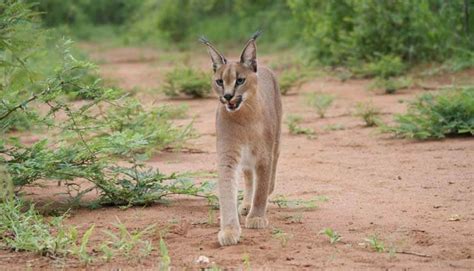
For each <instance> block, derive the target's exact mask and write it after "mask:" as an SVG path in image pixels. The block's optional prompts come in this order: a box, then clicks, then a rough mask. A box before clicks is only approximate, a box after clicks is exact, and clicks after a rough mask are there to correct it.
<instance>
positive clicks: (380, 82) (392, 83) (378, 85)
mask: <svg viewBox="0 0 474 271" xmlns="http://www.w3.org/2000/svg"><path fill="white" fill-rule="evenodd" d="M411 85H412V80H411V79H410V78H407V77H398V78H394V77H392V78H387V79H384V78H380V77H378V78H375V79H374V81H372V83H370V85H369V89H370V90H383V91H384V92H385V93H386V94H394V93H395V92H397V90H400V89H406V88H409V87H411Z"/></svg>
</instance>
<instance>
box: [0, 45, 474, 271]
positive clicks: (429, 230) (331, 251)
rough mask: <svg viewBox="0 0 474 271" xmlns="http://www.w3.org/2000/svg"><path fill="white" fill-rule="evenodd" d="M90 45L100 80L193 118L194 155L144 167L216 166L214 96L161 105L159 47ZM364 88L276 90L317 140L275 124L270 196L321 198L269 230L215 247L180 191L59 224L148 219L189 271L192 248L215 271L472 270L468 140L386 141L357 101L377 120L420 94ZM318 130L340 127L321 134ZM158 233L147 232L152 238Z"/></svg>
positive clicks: (122, 263) (163, 158)
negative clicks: (371, 108)
mask: <svg viewBox="0 0 474 271" xmlns="http://www.w3.org/2000/svg"><path fill="white" fill-rule="evenodd" d="M89 49H90V50H91V52H92V55H93V57H94V58H95V59H97V60H98V61H99V63H100V64H99V65H100V69H101V73H102V74H103V75H104V76H105V77H107V78H109V79H111V80H113V81H115V82H116V83H118V84H119V85H120V86H123V87H125V88H129V89H130V88H138V89H148V91H146V92H143V93H142V92H140V91H139V94H138V96H139V97H142V98H143V97H148V98H150V96H151V99H148V98H147V99H146V100H147V101H150V100H155V99H156V100H155V102H157V103H162V102H165V103H169V104H181V103H186V104H187V105H188V106H189V112H188V115H189V117H188V119H187V120H186V121H189V120H191V119H192V118H195V121H194V127H195V128H196V130H197V131H198V133H199V134H200V135H201V136H200V137H199V138H197V139H193V140H191V142H190V143H189V146H190V147H192V148H193V149H197V150H200V152H197V153H188V152H176V153H169V152H164V153H160V154H158V155H156V156H155V157H153V158H152V159H151V161H150V162H149V164H150V165H152V166H154V167H158V168H160V169H161V170H163V171H165V172H172V171H200V170H202V171H209V172H215V168H216V163H215V157H216V153H215V133H214V115H215V108H216V105H217V100H216V99H213V98H210V99H204V100H180V101H172V100H168V99H166V98H165V97H163V96H162V95H161V94H158V93H157V92H155V91H153V90H154V89H158V88H159V84H160V81H161V80H160V78H162V75H163V74H164V72H165V71H166V70H168V69H170V67H172V66H173V60H172V59H171V58H170V57H169V56H166V58H165V57H164V56H163V55H164V54H160V53H159V52H156V51H153V50H139V49H132V48H125V49H110V50H99V49H93V48H89ZM201 53H202V56H200V57H197V58H192V59H190V60H189V59H187V61H188V62H189V63H190V64H191V65H194V66H198V67H202V68H210V65H209V63H208V59H207V56H206V55H205V52H204V50H203V51H202V52H201ZM185 58H186V57H185ZM272 59H273V58H272V56H267V57H264V58H263V61H260V63H262V64H268V63H269V62H271V61H272ZM368 83H369V82H368V81H365V80H349V81H346V82H340V81H338V80H336V79H332V78H327V77H326V78H315V79H314V80H312V81H311V82H308V83H306V84H304V85H303V86H302V88H301V89H300V90H299V92H298V95H289V96H285V97H283V105H284V112H285V117H286V116H287V115H289V114H298V115H301V116H302V117H303V119H304V122H303V123H302V126H304V127H309V128H313V129H314V130H316V132H317V138H316V139H308V138H307V137H305V136H294V135H290V134H289V132H288V130H287V128H286V125H284V126H283V127H284V130H283V139H282V142H283V144H282V150H281V157H280V163H279V167H278V170H277V172H278V175H277V185H276V190H275V192H274V195H278V194H282V195H285V196H286V197H287V198H289V199H311V198H314V197H317V196H325V197H327V198H328V201H326V202H320V203H318V208H316V209H311V210H304V209H287V208H278V207H277V206H276V205H270V208H269V214H268V218H269V220H270V227H269V228H268V229H264V230H249V229H243V237H242V242H241V243H240V244H239V245H237V246H232V247H219V245H218V243H217V239H216V235H217V232H218V224H217V222H218V221H217V219H216V223H214V224H212V225H209V224H207V223H205V222H206V221H207V220H208V216H209V208H208V207H207V205H206V201H205V200H201V199H193V198H191V199H190V198H185V199H181V198H179V199H176V200H173V201H172V203H171V205H169V206H164V205H155V206H152V207H148V208H129V209H126V210H120V209H118V208H105V209H99V210H87V209H80V210H75V211H73V212H72V217H71V218H70V219H69V220H68V223H71V224H75V225H78V226H80V227H84V228H86V227H87V226H88V225H90V224H91V223H95V224H96V228H97V229H99V230H100V229H104V228H106V227H108V225H110V223H111V222H113V221H115V216H117V217H119V218H120V220H121V221H122V222H123V223H125V224H126V225H127V226H128V227H131V228H142V227H145V226H147V225H150V224H153V223H157V224H158V226H159V227H160V228H165V227H170V230H169V233H168V235H167V237H166V242H167V244H168V247H169V250H170V257H171V259H172V265H173V266H176V267H187V268H192V269H197V268H199V267H200V266H199V265H197V264H196V263H195V261H196V259H197V258H198V257H199V256H200V255H204V256H207V257H209V258H210V260H211V262H215V264H216V265H217V266H219V267H221V268H224V267H229V268H245V265H244V261H243V259H244V258H246V257H248V259H249V262H250V266H251V267H252V269H260V268H271V269H281V270H286V269H298V270H300V269H308V270H310V269H319V268H330V269H387V268H395V269H416V270H420V269H421V270H448V269H457V268H459V269H466V270H469V269H474V259H473V256H474V191H473V190H474V189H473V185H474V169H473V168H474V141H473V140H472V139H470V138H456V139H446V140H442V141H427V142H415V141H410V140H400V139H392V138H390V137H389V136H387V135H383V134H379V133H377V130H376V129H375V128H366V127H364V125H363V123H362V121H361V120H360V119H358V118H356V117H354V116H352V114H351V112H352V111H353V110H354V108H355V105H356V103H357V102H360V101H373V103H374V105H375V106H377V107H379V108H381V109H382V111H383V113H384V115H383V118H384V119H385V120H390V119H391V118H392V115H393V114H394V113H398V112H403V111H404V110H405V108H406V103H403V102H401V101H404V100H408V99H412V98H413V97H414V96H415V95H416V94H419V93H420V92H422V90H417V89H410V90H406V91H404V92H401V93H400V94H396V95H377V94H374V93H372V92H369V91H367V90H366V87H367V85H368ZM150 89H151V90H152V91H151V92H150V91H149V90H150ZM316 90H317V91H321V92H327V93H331V94H333V95H335V96H336V99H335V102H334V105H333V106H332V107H331V108H330V109H329V111H328V114H327V117H326V118H324V119H321V118H319V117H317V114H316V113H315V112H314V111H312V109H311V108H309V107H307V106H305V105H304V101H303V99H304V95H301V94H303V93H307V92H312V91H316ZM150 93H151V94H150ZM285 117H284V118H285ZM328 125H339V126H341V125H342V127H343V128H342V129H340V130H331V129H325V127H326V128H327V126H328ZM216 216H217V213H216ZM299 220H301V221H299ZM326 227H330V228H333V229H334V230H335V231H337V232H338V233H340V235H341V236H342V241H341V242H339V243H337V244H335V245H331V244H330V243H329V241H328V239H327V238H326V237H325V236H322V235H320V234H319V232H320V231H321V230H322V229H323V228H326ZM275 228H277V229H281V230H282V231H283V232H285V233H286V236H287V241H286V242H282V239H278V238H276V237H275V235H273V234H272V230H273V229H275ZM374 234H377V235H378V237H379V238H380V239H381V240H382V241H383V242H384V244H385V248H386V249H387V250H397V251H406V252H414V253H419V254H425V255H429V256H430V257H421V256H416V255H406V254H399V253H395V254H393V253H392V254H390V253H376V252H373V251H372V250H371V249H370V248H368V247H366V246H364V245H362V244H361V243H364V241H363V240H364V238H367V237H369V236H371V235H374ZM158 240H159V237H158V234H157V235H156V238H155V240H154V241H155V244H157V241H158ZM158 255H159V253H158V252H157V251H154V252H153V256H151V257H148V258H146V259H141V260H139V261H138V260H136V261H135V260H133V261H129V260H126V259H123V260H118V261H116V262H114V263H113V264H112V263H111V264H106V265H99V266H95V267H94V266H92V267H91V268H107V269H110V268H113V267H117V268H121V269H132V268H133V269H134V268H137V267H138V266H139V267H140V268H154V267H157V266H158V262H159V256H158ZM0 256H1V255H0ZM27 260H33V261H36V264H38V265H35V266H38V267H39V266H43V267H44V268H47V267H50V266H51V262H50V261H46V260H41V259H37V258H36V257H24V259H22V260H20V262H18V260H17V259H14V260H12V259H10V260H7V263H8V264H10V265H13V266H16V267H21V266H25V261H27ZM70 267H71V266H70Z"/></svg>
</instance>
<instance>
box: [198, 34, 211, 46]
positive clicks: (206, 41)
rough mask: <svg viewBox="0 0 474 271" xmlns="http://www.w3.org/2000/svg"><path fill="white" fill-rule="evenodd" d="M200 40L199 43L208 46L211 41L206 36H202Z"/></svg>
mask: <svg viewBox="0 0 474 271" xmlns="http://www.w3.org/2000/svg"><path fill="white" fill-rule="evenodd" d="M198 40H199V42H201V43H203V44H206V45H208V44H209V40H208V39H207V38H206V37H205V36H200V37H199V39H198Z"/></svg>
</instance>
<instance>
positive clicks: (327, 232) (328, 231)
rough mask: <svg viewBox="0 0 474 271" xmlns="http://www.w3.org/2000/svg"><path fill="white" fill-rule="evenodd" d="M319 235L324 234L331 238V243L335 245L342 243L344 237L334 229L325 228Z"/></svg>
mask: <svg viewBox="0 0 474 271" xmlns="http://www.w3.org/2000/svg"><path fill="white" fill-rule="evenodd" d="M319 234H324V235H325V236H327V237H328V238H329V243H331V244H335V243H337V242H339V241H341V239H342V237H341V235H340V234H339V233H337V232H336V231H335V230H333V229H332V228H325V229H323V230H321V231H320V232H319Z"/></svg>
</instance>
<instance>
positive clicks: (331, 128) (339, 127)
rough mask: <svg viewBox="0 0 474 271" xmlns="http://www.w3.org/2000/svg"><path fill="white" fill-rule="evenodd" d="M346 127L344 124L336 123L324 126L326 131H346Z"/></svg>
mask: <svg viewBox="0 0 474 271" xmlns="http://www.w3.org/2000/svg"><path fill="white" fill-rule="evenodd" d="M344 129H346V127H345V126H344V125H343V124H340V123H335V124H328V125H325V126H323V130H324V131H339V130H344Z"/></svg>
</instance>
